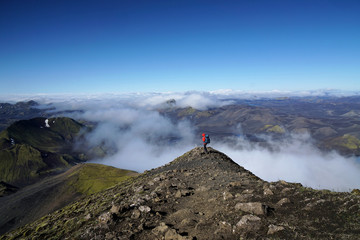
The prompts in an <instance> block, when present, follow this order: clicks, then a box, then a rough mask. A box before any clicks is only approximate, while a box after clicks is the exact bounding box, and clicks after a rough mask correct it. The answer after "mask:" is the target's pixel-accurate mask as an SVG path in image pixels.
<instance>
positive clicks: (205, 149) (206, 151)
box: [204, 143, 209, 153]
mask: <svg viewBox="0 0 360 240" xmlns="http://www.w3.org/2000/svg"><path fill="white" fill-rule="evenodd" d="M204 151H205V153H209V152H208V150H207V148H206V143H205V144H204Z"/></svg>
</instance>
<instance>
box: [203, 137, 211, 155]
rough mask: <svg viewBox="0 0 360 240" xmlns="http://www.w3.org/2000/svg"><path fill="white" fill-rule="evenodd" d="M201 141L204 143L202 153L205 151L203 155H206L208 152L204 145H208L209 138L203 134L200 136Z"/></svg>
mask: <svg viewBox="0 0 360 240" xmlns="http://www.w3.org/2000/svg"><path fill="white" fill-rule="evenodd" d="M202 140H203V142H204V151H205V153H207V154H208V153H209V152H208V150H207V148H206V145H207V144H208V143H210V137H209V135H208V134H205V133H203V134H202Z"/></svg>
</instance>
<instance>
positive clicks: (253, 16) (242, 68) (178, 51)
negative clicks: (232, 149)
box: [0, 0, 360, 94]
mask: <svg viewBox="0 0 360 240" xmlns="http://www.w3.org/2000/svg"><path fill="white" fill-rule="evenodd" d="M359 12H360V1H349V0H342V1H340V0H338V1H331V0H321V1H320V0H301V1H298V0H291V1H288V0H286V1H285V0H284V1H280V0H272V1H269V0H264V1H260V0H249V1H211V0H208V1H196V0H192V1H190V0H179V1H178V0H166V1H137V0H132V1H121V0H117V1H112V0H105V1H94V0H86V1H75V0H71V1H70V0H69V1H67V0H52V1H49V0H36V1H31V0H11V1H10V0H0V82H1V88H0V94H5V93H15V94H24V93H26V94H31V93H99V92H166V91H188V90H197V91H210V90H217V89H234V90H244V91H271V90H274V89H276V90H287V91H299V90H311V89H340V90H360V87H359V86H360V14H359Z"/></svg>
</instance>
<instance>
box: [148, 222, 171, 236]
mask: <svg viewBox="0 0 360 240" xmlns="http://www.w3.org/2000/svg"><path fill="white" fill-rule="evenodd" d="M167 230H169V227H168V226H167V225H166V224H165V223H164V222H162V223H160V225H159V226H157V227H156V228H154V229H153V230H151V232H152V233H153V234H155V235H156V236H162V235H164V234H165V232H166V231H167Z"/></svg>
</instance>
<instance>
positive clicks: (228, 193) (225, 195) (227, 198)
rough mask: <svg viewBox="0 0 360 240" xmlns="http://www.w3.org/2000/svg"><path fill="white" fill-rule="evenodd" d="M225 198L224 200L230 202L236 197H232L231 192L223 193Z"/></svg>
mask: <svg viewBox="0 0 360 240" xmlns="http://www.w3.org/2000/svg"><path fill="white" fill-rule="evenodd" d="M223 198H224V200H229V199H233V198H234V195H232V194H231V193H230V192H227V191H226V192H223Z"/></svg>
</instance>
